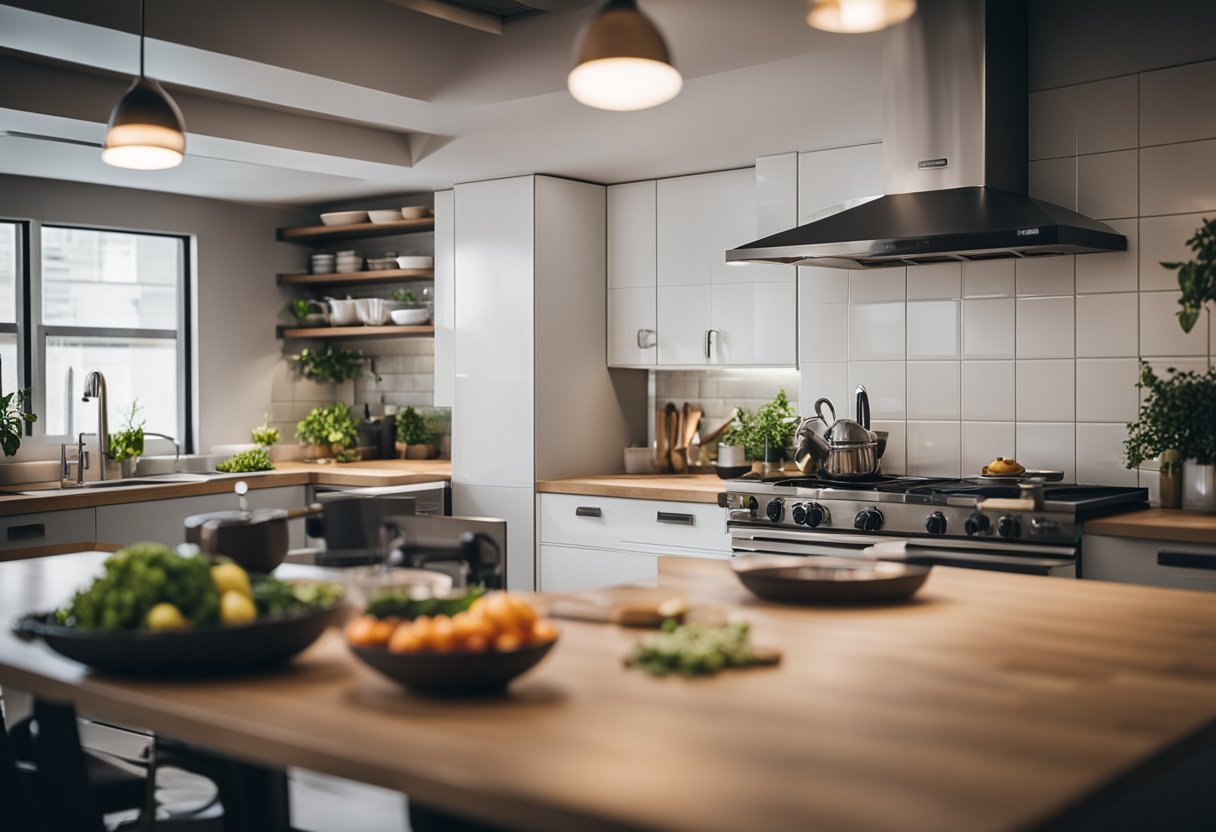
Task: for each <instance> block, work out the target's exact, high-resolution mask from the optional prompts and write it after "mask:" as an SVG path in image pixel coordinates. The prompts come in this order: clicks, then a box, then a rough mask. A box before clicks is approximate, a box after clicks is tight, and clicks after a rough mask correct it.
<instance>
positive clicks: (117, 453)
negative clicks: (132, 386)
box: [106, 399, 145, 462]
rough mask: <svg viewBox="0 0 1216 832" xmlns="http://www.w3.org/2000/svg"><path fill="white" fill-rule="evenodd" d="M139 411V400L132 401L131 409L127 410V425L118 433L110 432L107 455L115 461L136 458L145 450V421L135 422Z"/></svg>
mask: <svg viewBox="0 0 1216 832" xmlns="http://www.w3.org/2000/svg"><path fill="white" fill-rule="evenodd" d="M137 413H139V400H138V399H133V400H132V401H131V409H130V410H129V411H127V421H126V427H124V428H123V429H122V430H120V431H119V432H118V433H111V434H110V441H109V447H107V448H106V456H108V457H109V458H110V459H112V460H114V461H115V462H123V461H124V460H128V459H134V458H135V457H137V456H139V455H140V454H142V453H143V452H144V421H145V420H140V423H139V424H138V425H137V424H135V415H136V414H137Z"/></svg>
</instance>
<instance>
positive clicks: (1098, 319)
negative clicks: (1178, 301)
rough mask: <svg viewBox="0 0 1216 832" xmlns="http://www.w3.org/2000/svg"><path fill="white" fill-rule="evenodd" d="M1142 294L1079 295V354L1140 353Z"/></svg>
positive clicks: (1089, 356)
mask: <svg viewBox="0 0 1216 832" xmlns="http://www.w3.org/2000/svg"><path fill="white" fill-rule="evenodd" d="M1139 319H1140V296H1139V295H1138V294H1136V293H1135V292H1123V293H1120V294H1111V295H1078V296H1077V357H1078V358H1082V357H1083V358H1101V357H1107V356H1109V357H1122V356H1136V355H1139V354H1140V351H1139V348H1140V338H1139V334H1140V320H1139Z"/></svg>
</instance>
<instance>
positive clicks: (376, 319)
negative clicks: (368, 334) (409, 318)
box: [355, 298, 389, 326]
mask: <svg viewBox="0 0 1216 832" xmlns="http://www.w3.org/2000/svg"><path fill="white" fill-rule="evenodd" d="M355 306H356V308H357V309H358V311H359V320H360V321H362V322H363V325H364V326H384V324H386V323H387V322H388V315H389V312H388V307H387V306H386V305H385V300H384V299H383V298H359V299H358V300H357V301H355Z"/></svg>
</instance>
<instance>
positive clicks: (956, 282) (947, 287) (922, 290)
mask: <svg viewBox="0 0 1216 832" xmlns="http://www.w3.org/2000/svg"><path fill="white" fill-rule="evenodd" d="M962 291H963V264H962V263H934V264H932V265H928V266H912V267H910V268H909V269H908V300H936V299H938V298H960V297H962Z"/></svg>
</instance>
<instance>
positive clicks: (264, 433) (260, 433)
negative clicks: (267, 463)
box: [252, 413, 279, 448]
mask: <svg viewBox="0 0 1216 832" xmlns="http://www.w3.org/2000/svg"><path fill="white" fill-rule="evenodd" d="M252 433H253V441H254V442H256V443H257V444H258V445H261V446H262V447H263V448H269V447H270V446H271V445H274V444H276V443H277V442H278V441H279V429H278V428H272V427H271V426H270V414H269V413H264V414H262V424H260V425H258V426H257V427H256V428H254V429H253V431H252Z"/></svg>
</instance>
